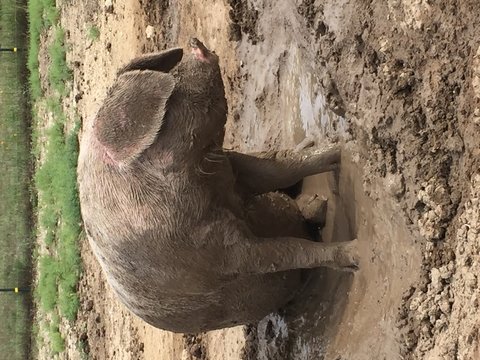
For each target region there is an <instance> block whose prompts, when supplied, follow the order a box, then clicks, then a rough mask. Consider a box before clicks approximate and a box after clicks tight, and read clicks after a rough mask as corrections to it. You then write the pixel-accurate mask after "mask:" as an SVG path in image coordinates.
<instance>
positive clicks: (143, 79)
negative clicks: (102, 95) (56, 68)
mask: <svg viewBox="0 0 480 360" xmlns="http://www.w3.org/2000/svg"><path fill="white" fill-rule="evenodd" d="M190 47H191V54H189V55H188V56H185V57H184V56H183V50H182V49H181V48H175V49H170V50H166V51H163V52H161V53H156V54H149V55H145V56H142V57H139V58H136V59H134V60H132V61H131V62H130V63H129V64H127V65H126V66H125V67H123V68H122V69H121V70H120V71H119V72H118V78H117V81H116V82H115V84H114V85H113V86H112V88H111V89H110V91H109V93H108V95H107V98H106V100H105V102H104V104H103V106H102V107H101V108H100V110H99V112H98V114H97V116H96V119H95V122H94V128H93V131H94V136H95V137H96V138H97V140H98V141H99V142H100V144H101V145H102V146H103V148H104V151H105V158H106V159H107V161H111V162H112V163H116V164H119V165H121V166H128V165H129V164H131V163H132V162H133V161H135V160H137V159H139V158H140V157H141V156H143V155H145V154H147V153H149V152H152V151H153V152H154V153H159V152H162V151H163V152H168V153H173V154H181V155H182V156H185V155H187V156H194V157H195V156H200V157H201V156H202V155H201V153H202V152H204V151H208V149H210V148H211V147H212V146H221V144H222V141H223V135H224V125H225V121H226V113H227V104H226V100H225V93H224V87H223V82H222V77H221V74H220V68H219V65H218V56H217V55H215V54H214V53H213V52H211V51H209V50H208V49H207V48H206V47H205V46H204V45H203V44H202V43H201V42H200V41H199V40H198V39H195V38H194V39H191V41H190ZM182 58H184V59H183V60H182ZM189 154H191V155H189Z"/></svg>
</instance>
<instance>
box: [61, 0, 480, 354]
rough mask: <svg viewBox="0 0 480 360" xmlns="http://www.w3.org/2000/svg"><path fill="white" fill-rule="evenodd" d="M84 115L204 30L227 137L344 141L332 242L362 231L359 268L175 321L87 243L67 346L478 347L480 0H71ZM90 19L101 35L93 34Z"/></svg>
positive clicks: (319, 183) (188, 350)
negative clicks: (249, 318)
mask: <svg viewBox="0 0 480 360" xmlns="http://www.w3.org/2000/svg"><path fill="white" fill-rule="evenodd" d="M60 3H61V7H62V12H61V14H62V25H63V27H64V28H65V30H66V32H67V39H66V40H67V43H68V44H69V47H70V51H69V53H68V61H69V63H70V64H71V66H72V68H73V70H74V79H75V80H74V83H73V94H72V97H71V98H70V100H69V102H68V103H66V104H65V106H66V107H75V106H76V107H78V110H79V113H80V114H81V116H82V119H83V121H84V122H87V121H91V115H92V114H94V113H95V111H96V109H98V107H99V106H100V104H101V101H102V99H103V98H104V96H105V93H106V89H107V88H108V87H109V86H110V85H111V84H112V82H113V79H114V75H115V71H116V69H117V68H118V67H119V66H120V65H122V64H124V63H125V62H126V61H128V60H129V59H131V58H132V57H133V56H135V55H138V54H141V53H144V52H149V51H153V50H158V49H163V48H165V47H169V46H174V45H177V44H178V45H181V46H185V47H186V44H187V41H188V38H189V37H190V36H191V35H195V36H197V37H199V38H200V39H202V40H204V42H205V43H206V44H207V45H208V46H209V47H210V48H211V49H213V50H215V51H216V53H217V54H218V55H219V56H220V58H221V66H222V69H223V77H224V82H225V86H226V91H227V97H228V100H229V119H228V124H227V135H226V138H225V147H228V148H234V149H237V150H241V151H257V150H266V149H280V148H291V147H293V146H295V145H296V144H298V143H299V142H301V141H302V140H303V139H304V138H305V137H312V138H314V139H315V141H316V144H317V145H319V146H320V145H322V144H323V143H328V142H341V143H343V144H344V148H345V151H344V154H343V162H342V168H341V172H340V176H339V178H338V179H335V178H334V177H333V175H324V176H319V177H314V178H310V179H307V180H306V181H305V183H304V185H303V192H307V193H317V194H319V195H322V196H326V197H327V198H328V199H329V208H328V216H327V224H326V226H325V228H324V229H323V231H322V236H323V239H324V241H333V240H335V241H336V240H349V239H352V238H358V239H359V242H360V245H361V268H360V270H359V271H358V272H357V273H355V274H354V275H351V274H340V273H336V272H333V271H327V270H322V269H319V270H315V271H313V272H312V282H311V284H310V286H309V288H308V289H307V290H306V291H305V293H303V294H302V295H301V296H299V298H298V299H296V301H295V302H294V303H293V304H292V305H291V306H289V307H287V308H285V309H281V310H280V311H279V313H278V314H272V315H271V316H269V317H267V318H266V319H264V320H263V321H262V322H260V324H252V325H251V326H248V327H238V328H233V329H228V330H223V331H216V332H211V333H207V334H190V335H181V334H171V333H168V332H163V331H161V330H157V329H153V328H151V327H150V326H148V325H146V324H145V323H143V322H142V321H141V320H139V319H137V318H135V317H133V316H132V315H130V314H129V313H128V312H127V311H126V310H125V309H124V308H123V306H122V305H121V304H119V303H118V302H117V300H116V298H115V297H114V296H113V294H112V293H111V291H110V289H109V287H108V285H106V284H105V280H104V278H103V275H102V273H101V271H100V268H99V266H98V264H97V262H96V260H95V259H94V258H93V256H92V254H91V253H90V250H89V248H88V244H86V243H85V244H84V246H83V251H82V254H83V259H84V264H85V272H84V275H83V277H82V280H81V284H80V289H79V290H80V294H81V298H82V309H81V312H80V314H79V319H78V321H77V323H76V325H75V327H74V328H70V329H69V334H70V335H69V337H68V351H67V352H66V354H64V357H65V358H69V359H79V358H80V354H79V351H78V346H77V344H78V343H79V341H80V342H81V343H82V344H83V346H84V348H85V350H86V352H87V353H88V354H89V358H91V359H336V360H340V359H342V360H362V359H387V360H390V359H432V360H433V359H479V358H480V345H479V335H480V334H479V327H480V315H479V301H480V298H479V294H480V292H479V290H478V278H477V276H478V274H480V271H479V270H480V257H479V249H480V239H479V235H478V234H479V226H480V225H479V213H480V209H479V197H480V172H479V164H480V161H479V159H480V145H479V144H480V142H479V140H478V139H479V136H478V134H479V131H480V38H479V37H478V29H479V22H480V8H479V7H478V4H477V2H476V1H474V0H471V1H451V0H439V1H435V2H433V1H427V0H405V1H397V0H382V1H380V0H378V1H377V0H374V1H355V0H340V1H338V0H337V1H331V0H325V1H320V0H319V1H314V0H302V1H299V0H297V1H296V2H295V1H267V0H264V1H262V0H255V1H242V0H229V1H226V0H225V1H207V0H196V1H182V2H180V1H170V2H169V1H151V0H140V1H135V0H124V1H119V0H118V1H113V2H111V1H107V2H106V3H105V2H103V1H94V0H85V1H82V2H70V1H61V2H60ZM93 25H95V26H96V27H98V29H99V30H100V36H99V38H98V39H92V38H91V37H89V36H88V32H89V29H90V28H91V26H93Z"/></svg>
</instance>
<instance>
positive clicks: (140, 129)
mask: <svg viewBox="0 0 480 360" xmlns="http://www.w3.org/2000/svg"><path fill="white" fill-rule="evenodd" d="M174 87H175V79H174V77H173V76H172V75H171V74H167V73H163V72H157V71H151V70H144V71H140V70H134V71H129V72H126V73H123V74H122V75H120V76H119V77H118V79H117V81H116V83H115V84H114V85H113V87H112V88H111V89H110V91H109V93H108V94H107V98H106V100H105V102H104V104H103V105H102V107H101V108H100V110H99V111H98V113H97V116H96V119H95V121H94V133H95V136H96V137H97V139H98V140H99V141H100V142H101V143H102V144H103V146H105V148H106V150H107V152H108V155H109V156H110V157H111V158H112V160H114V161H115V162H117V163H118V164H123V165H129V164H130V163H131V162H132V161H134V160H135V159H137V158H138V157H139V156H140V154H141V153H142V152H143V151H145V149H147V148H148V147H149V146H150V145H152V143H153V142H154V141H155V138H156V136H157V134H158V132H159V131H160V128H161V126H162V123H163V119H164V117H165V112H166V104H167V101H168V99H169V97H170V95H171V94H172V92H173V90H174Z"/></svg>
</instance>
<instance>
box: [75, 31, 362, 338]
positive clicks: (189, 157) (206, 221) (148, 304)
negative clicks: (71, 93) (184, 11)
mask: <svg viewBox="0 0 480 360" xmlns="http://www.w3.org/2000/svg"><path fill="white" fill-rule="evenodd" d="M190 46H191V54H188V55H185V59H182V58H183V50H182V49H181V48H175V49H171V50H167V51H163V52H160V53H155V54H149V55H144V56H141V57H139V58H136V59H134V60H132V61H131V62H130V63H129V64H128V65H126V66H125V67H124V68H122V69H121V70H120V71H119V72H118V77H117V79H116V81H115V83H114V85H113V86H112V87H111V89H110V90H109V92H108V94H107V97H106V100H105V101H104V103H103V105H102V106H101V108H100V109H99V111H98V112H97V114H96V116H95V119H94V121H93V124H92V125H88V124H87V125H88V126H86V128H85V129H84V133H83V137H82V141H81V148H80V156H79V164H78V181H79V190H80V201H81V209H82V215H83V219H84V225H85V230H86V233H87V236H88V239H89V242H90V244H91V247H92V249H93V251H94V253H95V255H96V256H97V258H98V260H99V262H100V264H101V266H102V269H103V271H104V272H105V274H106V277H107V279H108V282H109V284H110V285H111V286H112V288H113V289H114V291H115V292H116V294H117V295H118V297H119V298H120V300H121V301H122V302H123V303H124V304H125V305H126V306H127V307H128V309H130V310H131V311H132V312H133V313H135V314H136V315H138V316H139V317H140V318H142V319H144V320H145V321H146V322H148V323H150V324H151V325H153V326H155V327H158V328H161V329H165V330H170V331H174V332H188V333H195V332H202V331H207V330H212V329H218V328H224V327H230V326H234V325H238V324H246V323H252V322H255V321H258V320H260V319H261V318H263V317H264V316H265V315H267V314H269V313H270V312H272V311H275V310H276V309H278V308H279V307H281V306H282V305H284V304H285V303H286V302H287V301H289V300H290V299H291V298H292V296H294V295H295V293H296V292H297V290H298V289H299V288H300V286H301V274H300V273H301V271H300V270H299V269H307V268H313V267H321V266H327V267H334V268H337V269H343V270H352V269H354V268H355V267H356V266H357V261H356V257H355V242H354V241H353V242H338V243H334V244H324V243H321V242H314V241H311V240H309V239H308V234H306V233H305V232H302V231H303V230H302V229H301V227H302V226H301V222H302V218H301V214H299V212H298V209H296V208H295V207H294V206H292V204H291V201H290V200H288V199H285V197H284V196H280V195H278V196H277V195H271V196H270V195H262V194H266V193H269V192H273V191H275V190H277V189H280V188H286V187H288V186H291V185H293V184H295V183H296V182H298V181H299V180H301V179H302V178H303V177H305V176H308V175H312V174H317V173H321V172H324V171H329V170H331V169H332V168H333V167H335V166H336V164H337V163H338V162H339V160H340V151H339V149H337V148H331V149H330V150H325V151H319V150H304V151H300V152H293V151H283V152H282V151H279V152H271V153H263V154H257V155H252V154H240V153H236V152H233V151H225V150H223V149H222V147H221V146H222V141H223V135H224V125H225V122H226V115H227V104H226V100H225V94H224V87H223V83H222V78H221V74H220V69H219V65H218V57H217V56H216V55H215V54H214V53H213V52H211V51H209V50H208V49H207V48H206V47H205V46H204V45H203V44H202V43H201V42H200V41H199V40H197V39H192V40H191V42H190ZM263 218H265V219H268V221H267V220H265V222H262V219H263ZM299 224H300V225H299ZM302 234H303V235H302Z"/></svg>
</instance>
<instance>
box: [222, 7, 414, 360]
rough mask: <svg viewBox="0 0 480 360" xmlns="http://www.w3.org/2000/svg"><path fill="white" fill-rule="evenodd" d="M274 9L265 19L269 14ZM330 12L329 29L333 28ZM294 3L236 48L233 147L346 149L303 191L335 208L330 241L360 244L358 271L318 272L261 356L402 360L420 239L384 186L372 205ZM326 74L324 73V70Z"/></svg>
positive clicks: (279, 318)
mask: <svg viewBox="0 0 480 360" xmlns="http://www.w3.org/2000/svg"><path fill="white" fill-rule="evenodd" d="M267 10H268V11H267ZM330 10H332V15H331V19H330V20H331V22H335V19H336V18H335V12H334V9H330ZM300 21H301V19H299V18H298V13H297V12H296V10H295V9H294V8H293V7H292V8H291V5H289V4H284V3H279V4H278V6H277V5H276V6H275V8H274V7H272V8H270V9H265V11H264V12H263V13H262V14H261V16H260V18H259V19H258V24H257V26H258V28H259V29H260V31H259V32H260V33H263V34H265V39H264V41H262V42H261V43H258V44H257V45H255V46H252V44H251V43H250V42H248V41H242V42H241V43H240V45H239V47H238V49H237V54H238V55H237V56H239V62H240V69H239V71H240V73H241V74H242V77H243V78H245V79H247V80H246V81H245V82H244V84H243V89H241V92H242V98H241V99H242V101H241V102H239V103H237V104H234V106H233V112H234V113H236V114H237V115H238V118H240V121H238V122H233V123H230V124H229V130H228V134H227V140H226V143H227V145H228V144H230V145H233V146H235V147H238V148H239V149H241V150H243V151H256V150H266V149H269V148H288V147H293V146H295V145H296V144H298V143H300V142H301V141H302V140H303V139H305V138H306V137H309V138H313V139H314V140H315V143H316V146H320V147H321V146H322V145H323V144H325V143H328V142H330V141H332V140H334V141H340V142H344V143H347V145H346V149H348V150H345V152H344V156H343V159H342V166H341V169H340V172H339V173H338V174H326V175H322V176H316V177H312V178H309V179H306V180H305V181H304V185H303V192H304V193H312V194H314V193H315V194H318V195H320V196H324V197H326V198H327V199H328V201H329V209H328V215H327V224H326V226H325V228H324V229H323V230H322V238H323V241H347V240H352V239H355V238H356V239H358V241H359V247H360V259H361V265H360V266H361V268H360V270H359V271H358V272H356V273H355V274H348V273H339V272H335V271H331V270H325V269H318V270H315V271H312V278H311V281H310V283H309V286H308V288H307V289H306V290H305V292H304V293H303V294H302V295H301V296H300V297H299V298H298V299H297V300H296V301H295V302H294V303H293V304H292V305H291V306H289V307H287V308H286V309H284V310H283V311H282V312H281V314H282V315H278V314H275V315H271V316H269V317H267V318H266V319H264V320H263V321H262V322H261V323H260V324H259V325H258V328H257V331H258V343H257V344H256V346H257V353H256V355H255V356H256V358H258V359H272V358H292V359H321V358H326V359H336V358H339V359H340V358H346V359H358V360H362V359H365V360H366V359H377V358H387V359H397V358H400V346H399V344H398V343H397V340H396V339H398V338H399V336H398V334H397V333H396V332H397V330H396V326H395V322H396V314H397V313H398V308H399V306H400V305H401V299H402V294H403V293H404V292H405V291H406V290H407V289H408V288H409V286H410V284H412V283H413V282H415V281H416V280H417V279H416V278H415V276H412V274H419V273H420V271H419V270H420V257H419V256H418V254H419V253H420V252H419V251H418V249H416V248H415V245H414V244H415V239H414V238H413V235H412V234H411V232H410V231H409V229H408V227H407V225H406V224H405V222H404V221H403V218H402V217H401V216H398V214H399V213H400V209H399V208H398V205H397V204H396V202H395V200H393V199H392V197H391V196H390V195H387V194H384V193H383V192H382V191H383V190H382V186H380V185H381V184H378V186H375V185H373V186H372V188H374V189H376V194H375V198H376V199H380V200H378V201H376V202H374V201H373V200H372V199H371V198H370V197H369V196H367V195H366V194H365V193H364V190H363V171H362V168H363V167H362V163H361V160H360V159H361V155H360V154H359V153H358V152H357V145H356V144H355V143H354V142H353V141H351V139H350V133H349V125H348V122H347V121H346V120H345V118H343V117H342V116H339V115H337V114H336V113H334V112H333V111H331V110H329V109H328V106H327V101H326V96H325V94H324V93H323V90H322V89H323V88H324V85H325V84H321V83H320V80H319V66H318V63H317V59H316V57H315V52H314V51H313V49H312V48H311V46H310V45H309V43H308V39H309V34H308V33H305V29H302V27H301V25H300ZM320 71H321V70H320Z"/></svg>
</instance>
